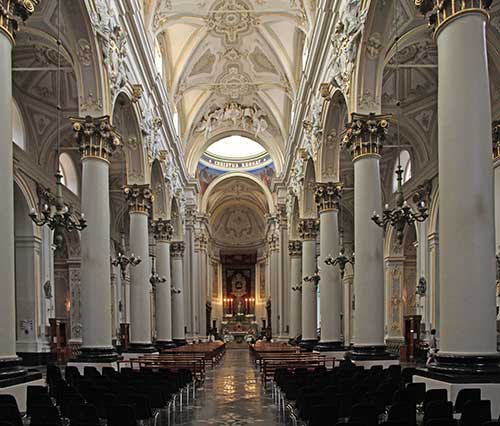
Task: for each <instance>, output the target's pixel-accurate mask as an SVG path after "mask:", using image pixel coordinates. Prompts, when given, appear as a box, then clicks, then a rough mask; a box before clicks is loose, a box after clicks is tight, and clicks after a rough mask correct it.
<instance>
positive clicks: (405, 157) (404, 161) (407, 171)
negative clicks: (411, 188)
mask: <svg viewBox="0 0 500 426" xmlns="http://www.w3.org/2000/svg"><path fill="white" fill-rule="evenodd" d="M399 161H400V163H401V168H402V169H403V184H405V183H406V182H408V181H409V180H410V179H411V158H410V153H409V152H408V151H407V150H406V149H404V150H402V151H401V153H400V154H399ZM397 169H398V161H397V159H396V164H395V165H394V176H393V178H392V179H393V180H392V191H393V192H396V190H397V189H398V175H397V174H396V171H397Z"/></svg>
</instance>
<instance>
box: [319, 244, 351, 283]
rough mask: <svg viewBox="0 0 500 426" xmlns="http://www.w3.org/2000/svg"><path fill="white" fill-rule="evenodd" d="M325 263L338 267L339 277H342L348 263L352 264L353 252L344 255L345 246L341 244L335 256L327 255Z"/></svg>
mask: <svg viewBox="0 0 500 426" xmlns="http://www.w3.org/2000/svg"><path fill="white" fill-rule="evenodd" d="M325 263H326V264H327V265H329V266H337V265H338V267H339V271H340V278H342V279H343V278H344V273H345V267H346V266H347V264H348V263H350V264H351V265H354V253H353V254H352V256H351V257H348V256H346V254H345V248H344V247H343V246H342V247H341V248H340V252H339V255H338V256H337V257H335V258H334V257H333V256H331V255H330V256H328V257H327V258H326V259H325Z"/></svg>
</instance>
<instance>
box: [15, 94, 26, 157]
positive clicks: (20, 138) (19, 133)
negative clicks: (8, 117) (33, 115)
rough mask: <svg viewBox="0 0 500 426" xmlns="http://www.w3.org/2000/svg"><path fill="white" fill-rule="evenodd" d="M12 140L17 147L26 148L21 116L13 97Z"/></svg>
mask: <svg viewBox="0 0 500 426" xmlns="http://www.w3.org/2000/svg"><path fill="white" fill-rule="evenodd" d="M12 142H14V143H15V144H16V145H17V146H18V147H19V148H21V149H23V150H25V149H26V140H25V133H24V122H23V116H22V115H21V111H19V107H18V106H17V103H16V102H15V101H14V99H12Z"/></svg>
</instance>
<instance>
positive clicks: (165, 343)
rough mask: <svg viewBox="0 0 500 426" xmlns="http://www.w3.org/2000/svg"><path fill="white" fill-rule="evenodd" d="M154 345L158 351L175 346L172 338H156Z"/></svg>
mask: <svg viewBox="0 0 500 426" xmlns="http://www.w3.org/2000/svg"><path fill="white" fill-rule="evenodd" d="M155 346H156V348H157V349H158V350H159V351H160V352H161V351H162V350H164V349H174V348H176V347H177V345H176V344H175V343H174V342H173V341H172V340H157V341H156V342H155Z"/></svg>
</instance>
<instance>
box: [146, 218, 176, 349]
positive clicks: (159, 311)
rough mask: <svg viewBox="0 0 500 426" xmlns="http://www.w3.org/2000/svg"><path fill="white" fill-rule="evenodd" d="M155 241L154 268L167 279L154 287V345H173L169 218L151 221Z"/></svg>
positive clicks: (170, 231) (169, 346) (162, 347)
mask: <svg viewBox="0 0 500 426" xmlns="http://www.w3.org/2000/svg"><path fill="white" fill-rule="evenodd" d="M151 227H152V231H153V235H154V238H155V241H156V269H157V271H156V272H157V273H158V275H159V276H160V278H165V279H166V280H167V281H165V282H164V283H160V284H158V285H157V287H156V342H155V344H156V347H157V348H158V349H168V348H172V347H175V344H174V342H173V341H172V276H171V273H170V241H172V235H173V230H174V229H173V226H172V224H171V222H170V221H169V220H164V219H161V218H160V219H156V220H154V221H153V222H152V225H151Z"/></svg>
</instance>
